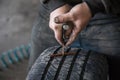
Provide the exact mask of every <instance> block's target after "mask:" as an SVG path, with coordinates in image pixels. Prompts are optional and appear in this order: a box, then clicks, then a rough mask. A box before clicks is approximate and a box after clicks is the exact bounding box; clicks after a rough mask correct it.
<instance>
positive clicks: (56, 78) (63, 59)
mask: <svg viewBox="0 0 120 80" xmlns="http://www.w3.org/2000/svg"><path fill="white" fill-rule="evenodd" d="M70 50H71V48H68V49H67V51H66V52H69V51H70ZM65 59H66V55H64V56H63V57H62V60H61V61H60V63H59V66H58V69H57V71H56V74H55V77H54V79H53V80H58V76H59V73H60V70H61V68H62V65H63V63H64V61H65Z"/></svg>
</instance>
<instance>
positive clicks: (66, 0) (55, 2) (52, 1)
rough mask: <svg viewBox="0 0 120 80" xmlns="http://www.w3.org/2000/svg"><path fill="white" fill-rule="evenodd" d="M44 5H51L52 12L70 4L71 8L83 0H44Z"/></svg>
mask: <svg viewBox="0 0 120 80" xmlns="http://www.w3.org/2000/svg"><path fill="white" fill-rule="evenodd" d="M42 2H43V3H44V4H48V5H49V9H50V12H52V11H53V10H55V9H57V8H59V7H60V6H63V5H65V4H69V5H70V6H74V5H76V4H79V3H81V2H82V0H43V1H42Z"/></svg>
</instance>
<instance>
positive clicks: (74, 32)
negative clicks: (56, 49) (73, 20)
mask: <svg viewBox="0 0 120 80" xmlns="http://www.w3.org/2000/svg"><path fill="white" fill-rule="evenodd" d="M79 32H80V30H78V29H74V30H73V31H72V33H71V35H70V38H69V40H68V42H67V43H66V46H69V45H70V44H71V43H72V42H73V41H74V40H75V39H76V37H77V36H78V34H79Z"/></svg>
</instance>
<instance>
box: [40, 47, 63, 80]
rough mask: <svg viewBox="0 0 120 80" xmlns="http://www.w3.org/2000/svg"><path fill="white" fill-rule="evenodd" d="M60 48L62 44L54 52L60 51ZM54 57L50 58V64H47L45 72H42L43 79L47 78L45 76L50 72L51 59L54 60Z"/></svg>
mask: <svg viewBox="0 0 120 80" xmlns="http://www.w3.org/2000/svg"><path fill="white" fill-rule="evenodd" d="M60 48H61V46H60V47H58V48H57V49H56V50H55V51H54V52H53V54H56V53H57V51H58V50H59V49H60ZM53 59H54V58H50V60H49V61H48V64H47V65H46V67H45V70H44V73H43V74H42V78H41V80H44V79H45V76H46V74H47V72H48V69H49V67H50V65H51V61H53Z"/></svg>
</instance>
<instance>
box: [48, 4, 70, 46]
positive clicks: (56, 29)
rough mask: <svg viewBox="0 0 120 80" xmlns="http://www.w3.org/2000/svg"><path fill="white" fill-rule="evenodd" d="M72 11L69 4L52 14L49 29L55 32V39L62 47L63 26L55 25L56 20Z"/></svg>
mask: <svg viewBox="0 0 120 80" xmlns="http://www.w3.org/2000/svg"><path fill="white" fill-rule="evenodd" d="M70 9H71V6H69V5H68V4H65V5H63V6H61V7H59V8H57V9H55V10H54V11H53V12H51V13H50V20H49V27H50V28H51V29H52V30H53V31H54V35H55V38H56V40H57V41H58V42H59V43H60V44H61V45H63V44H62V43H63V42H62V38H61V37H62V27H61V26H62V24H57V23H55V21H54V19H55V17H57V16H59V15H62V14H65V13H67V12H68V11H69V10H70Z"/></svg>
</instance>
